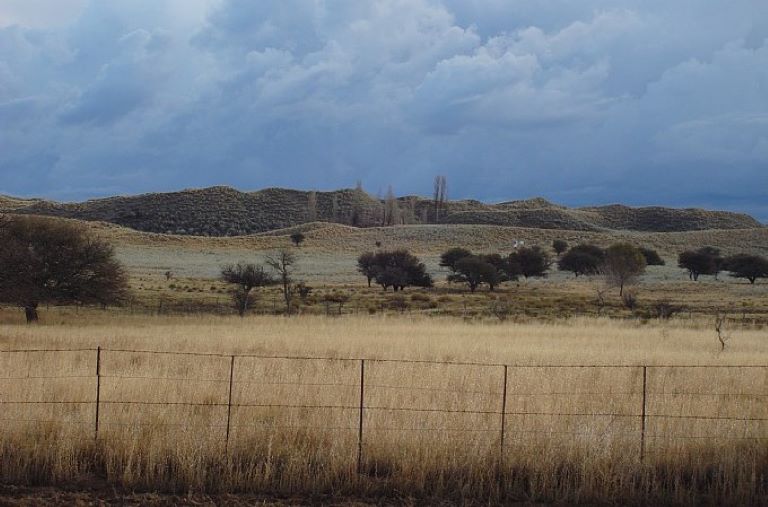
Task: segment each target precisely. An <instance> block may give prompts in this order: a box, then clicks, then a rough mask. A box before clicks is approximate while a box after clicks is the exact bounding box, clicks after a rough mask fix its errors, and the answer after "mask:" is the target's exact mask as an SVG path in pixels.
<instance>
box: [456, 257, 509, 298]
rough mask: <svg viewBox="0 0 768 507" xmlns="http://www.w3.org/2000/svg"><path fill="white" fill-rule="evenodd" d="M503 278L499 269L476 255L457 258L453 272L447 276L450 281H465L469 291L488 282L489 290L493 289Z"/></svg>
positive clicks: (473, 290) (503, 275)
mask: <svg viewBox="0 0 768 507" xmlns="http://www.w3.org/2000/svg"><path fill="white" fill-rule="evenodd" d="M499 258H501V256H499ZM505 279H506V276H505V274H504V272H503V271H502V270H501V269H499V268H498V267H496V266H494V265H493V264H492V263H491V262H488V261H487V260H486V259H484V258H483V257H480V256H476V255H470V256H468V257H464V258H463V259H459V261H458V262H457V263H456V271H455V273H454V274H452V275H450V276H449V277H448V280H449V281H451V282H458V283H466V284H467V286H468V287H469V290H470V291H471V292H475V290H476V289H477V287H479V286H480V284H483V283H485V284H488V287H489V288H490V290H493V289H494V288H496V286H498V285H499V284H500V283H501V282H503V281H504V280H505Z"/></svg>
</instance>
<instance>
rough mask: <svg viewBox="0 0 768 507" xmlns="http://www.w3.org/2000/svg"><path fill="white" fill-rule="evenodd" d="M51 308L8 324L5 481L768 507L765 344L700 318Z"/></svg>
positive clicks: (0, 361) (3, 392)
mask: <svg viewBox="0 0 768 507" xmlns="http://www.w3.org/2000/svg"><path fill="white" fill-rule="evenodd" d="M51 313H54V314H55V315H56V316H55V319H54V320H55V325H41V326H34V327H26V326H18V325H15V324H3V325H0V350H2V351H6V352H0V371H2V377H3V379H1V380H0V382H1V383H2V384H0V385H1V386H2V387H1V388H0V402H2V408H3V410H2V414H3V415H2V419H3V431H2V437H0V438H2V442H1V443H0V472H1V473H0V476H2V477H3V481H4V482H6V483H13V484H22V485H23V484H26V485H41V484H42V485H64V484H72V483H77V484H88V483H89V481H90V482H93V483H104V484H108V485H112V486H115V487H123V488H127V489H128V490H138V491H142V490H150V491H165V492H174V493H179V492H188V491H198V492H200V491H203V492H208V493H221V492H230V493H232V492H234V493H250V494H253V493H261V494H270V495H277V496H288V497H291V496H296V495H301V496H302V497H304V498H313V497H315V498H319V497H322V496H323V495H342V496H347V497H349V496H354V497H363V498H389V499H390V500H392V499H400V500H401V501H402V500H403V499H407V498H411V499H421V500H430V501H438V500H442V501H451V502H466V503H488V502H491V503H497V502H502V501H507V502H512V501H559V502H598V503H604V502H619V503H655V502H662V503H673V504H674V503H677V504H702V503H711V504H742V505H745V504H760V503H765V501H766V498H768V497H766V494H768V491H766V488H767V483H766V474H767V473H768V448H767V447H766V442H768V410H767V409H766V404H765V399H766V397H768V368H765V367H764V366H766V365H768V349H766V347H765V339H766V335H765V331H764V330H761V329H757V328H754V327H750V328H746V327H741V326H740V325H738V324H737V323H735V322H734V323H730V324H729V327H728V329H727V333H728V335H729V336H730V340H729V341H728V345H727V347H726V349H725V350H724V351H720V346H719V344H718V341H717V338H716V335H715V333H714V331H713V326H712V322H711V320H708V319H704V318H697V319H694V320H689V319H680V320H674V319H673V320H670V321H666V322H650V323H646V324H642V323H641V322H640V321H637V320H634V321H617V320H609V319H594V318H573V319H567V320H559V321H552V322H550V323H543V322H529V323H514V324H513V323H510V322H503V323H501V322H491V321H474V322H467V321H465V320H462V319H453V318H440V319H435V318H429V317H425V316H421V315H416V316H397V317H388V316H378V315H377V316H365V317H356V316H344V317H338V318H329V317H322V316H302V317H291V318H285V317H276V316H271V317H270V316H266V317H264V316H260V317H249V318H245V319H239V318H234V317H215V316H204V317H201V316H197V317H193V316H186V317H169V316H164V317H148V316H146V315H141V316H139V315H136V316H131V315H126V314H124V313H113V312H111V311H107V312H102V311H99V310H83V309H81V310H79V311H78V312H75V311H74V310H67V309H60V310H51ZM4 320H5V321H6V322H7V321H9V320H10V318H8V317H5V318H4ZM96 347H102V349H103V350H102V351H101V352H100V357H99V362H100V364H99V370H100V371H99V379H98V383H99V386H98V391H99V397H100V403H99V405H98V407H99V428H98V435H97V438H95V435H94V432H95V424H94V423H95V411H96V406H97V405H96V403H95V399H96V392H97V378H96V360H97V359H96V357H97V352H96V350H95V348H96ZM16 349H81V350H79V351H74V352H25V353H11V352H7V351H11V350H16ZM139 351H165V352H171V354H148V353H145V352H139ZM190 353H198V354H203V355H193V354H190ZM206 354H211V355H206ZM233 355H234V356H236V357H235V358H234V359H233V358H232V356H233ZM288 357H292V358H302V359H287V358H288ZM311 358H326V359H311ZM363 358H364V359H366V361H365V366H364V371H361V369H362V368H363V367H362V364H361V361H360V359H363ZM396 359H402V360H406V361H405V362H403V361H394V360H396ZM414 361H416V362H414ZM419 361H423V362H419ZM431 361H438V362H439V361H443V362H448V363H451V364H440V363H437V362H431ZM457 363H466V364H457ZM503 365H507V367H506V368H505V367H504V366H503ZM643 365H645V366H648V367H647V368H645V372H644V370H643V368H642V366H643ZM705 365H708V366H711V367H703V366H705ZM587 366H588V367H587ZM672 366H675V367H672ZM683 366H684V367H683ZM693 366H696V367H693ZM731 366H734V367H731ZM735 366H738V367H735ZM230 368H232V370H230ZM505 370H506V379H505ZM361 374H362V378H363V382H364V390H363V391H364V392H363V405H364V410H363V411H362V413H361V411H360V403H361V385H360V384H361ZM230 375H231V377H230ZM644 376H645V382H644ZM230 382H231V383H230ZM644 383H645V393H646V394H645V397H644V396H643V392H644V388H643V384H644ZM230 386H231V387H230ZM505 390H506V396H504V391H505ZM644 399H645V403H644V402H643V400H644ZM31 402H45V403H31ZM643 406H645V413H646V417H645V418H643V417H642V413H643ZM361 415H362V417H361ZM361 420H362V423H363V429H364V431H363V438H362V446H361V447H358V444H359V441H358V437H359V424H360V421H361ZM228 425H229V437H228V438H227V426H228ZM643 425H644V426H645V429H644V433H645V441H644V443H643V444H641V435H642V434H643ZM502 428H503V430H504V439H505V440H504V443H503V446H502V443H501V434H502ZM641 448H642V449H643V451H642V452H644V457H643V459H642V460H641V457H640V453H641ZM359 450H361V451H362V455H361V457H362V459H361V460H360V461H359V462H358V452H359ZM358 466H359V467H360V468H359V469H358Z"/></svg>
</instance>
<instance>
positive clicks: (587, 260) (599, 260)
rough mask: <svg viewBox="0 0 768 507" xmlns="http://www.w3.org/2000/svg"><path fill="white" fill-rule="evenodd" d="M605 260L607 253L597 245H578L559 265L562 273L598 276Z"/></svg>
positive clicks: (558, 267) (567, 253) (564, 256)
mask: <svg viewBox="0 0 768 507" xmlns="http://www.w3.org/2000/svg"><path fill="white" fill-rule="evenodd" d="M604 260H605V251H604V250H603V249H602V248H600V247H599V246H597V245H576V246H574V247H572V248H571V249H570V250H568V252H566V253H565V255H563V256H562V257H561V258H560V260H559V261H558V263H557V269H559V270H560V271H571V272H572V273H573V274H574V275H576V277H577V278H578V277H579V275H596V274H598V273H599V272H600V266H601V265H602V264H603V261H604Z"/></svg>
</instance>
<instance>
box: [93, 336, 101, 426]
mask: <svg viewBox="0 0 768 507" xmlns="http://www.w3.org/2000/svg"><path fill="white" fill-rule="evenodd" d="M100 402H101V347H100V346H99V347H96V427H95V429H94V433H93V439H94V440H98V438H99V405H100Z"/></svg>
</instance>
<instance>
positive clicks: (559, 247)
mask: <svg viewBox="0 0 768 507" xmlns="http://www.w3.org/2000/svg"><path fill="white" fill-rule="evenodd" d="M552 249H553V250H554V251H555V253H556V254H557V255H560V254H561V253H563V252H565V251H566V250H568V243H567V242H566V241H564V240H562V239H556V240H554V241H553V242H552Z"/></svg>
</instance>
